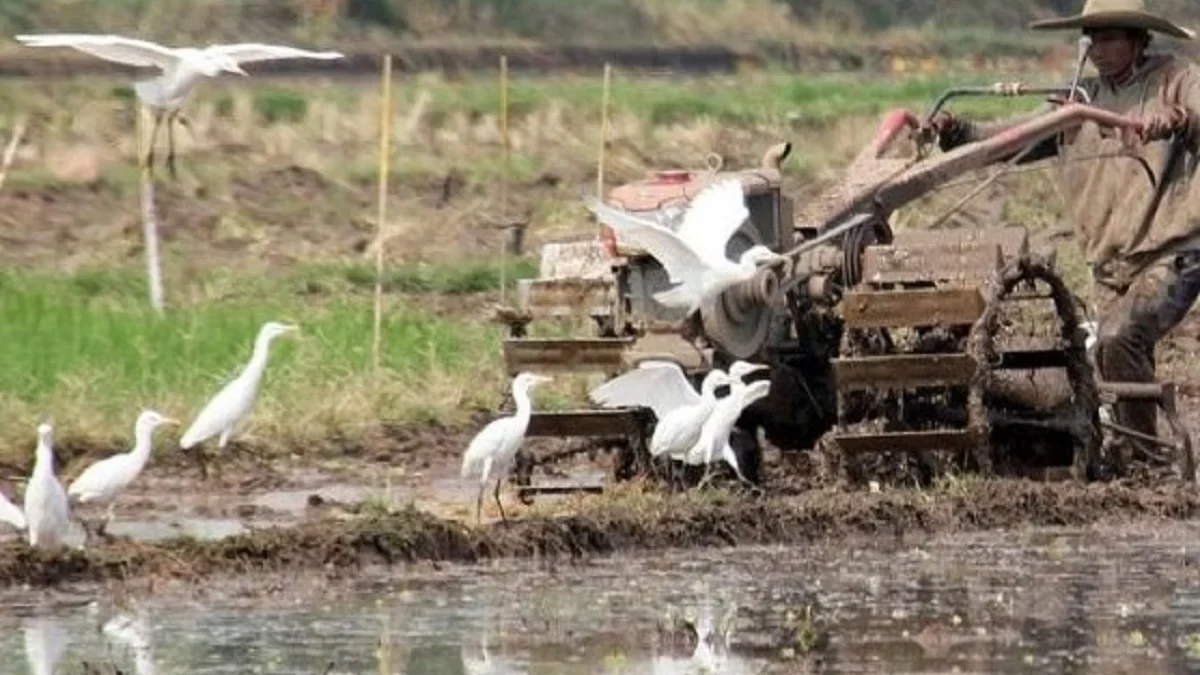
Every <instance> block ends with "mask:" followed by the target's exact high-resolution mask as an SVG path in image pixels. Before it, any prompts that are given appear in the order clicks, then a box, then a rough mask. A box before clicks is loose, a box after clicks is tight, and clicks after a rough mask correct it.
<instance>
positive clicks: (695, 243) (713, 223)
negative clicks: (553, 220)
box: [585, 178, 784, 315]
mask: <svg viewBox="0 0 1200 675" xmlns="http://www.w3.org/2000/svg"><path fill="white" fill-rule="evenodd" d="M585 201H586V204H587V207H588V209H589V210H591V211H592V212H593V213H595V214H596V217H597V218H599V220H600V222H602V223H604V224H605V225H608V226H609V227H611V228H613V230H614V231H615V232H616V233H617V235H618V236H619V237H620V238H624V239H626V240H627V241H629V243H631V244H633V245H634V246H637V247H639V248H642V249H645V250H646V252H647V253H649V254H650V255H652V256H653V257H654V258H655V259H656V260H658V262H659V263H661V264H662V266H663V269H664V270H665V271H666V273H667V277H668V278H669V279H670V281H671V283H673V284H676V286H674V287H673V288H671V289H668V290H666V291H661V292H659V293H655V294H654V299H655V300H657V301H658V302H660V303H662V304H663V305H666V306H667V307H673V308H685V309H686V310H687V313H688V315H691V314H692V313H694V312H696V311H697V310H698V309H700V307H701V306H702V305H703V304H704V303H705V302H707V301H709V300H712V299H714V298H716V297H717V296H718V295H720V293H721V292H722V291H724V290H725V289H727V288H729V287H730V286H733V285H735V284H739V283H741V282H744V281H749V280H750V279H752V278H753V277H754V275H755V274H756V273H757V271H758V267H759V265H760V264H762V263H769V262H775V261H778V260H782V259H784V258H783V256H780V255H778V254H776V253H774V252H773V251H771V249H769V248H767V247H766V246H761V245H758V246H752V247H750V248H749V249H748V250H746V252H744V253H742V255H741V257H740V258H739V260H738V261H737V262H734V261H732V260H730V259H729V258H727V257H726V255H725V249H726V247H727V246H728V244H729V239H730V237H732V236H733V234H734V233H735V232H737V230H738V228H740V227H741V226H742V223H744V222H745V221H746V218H748V217H749V215H750V211H749V210H748V209H747V208H746V198H745V193H744V190H743V187H742V182H741V180H740V179H737V178H730V179H725V180H721V181H718V182H716V183H713V184H712V185H709V186H708V187H706V188H704V189H703V190H701V191H700V193H699V194H697V195H696V197H695V198H693V199H692V202H691V204H690V205H689V206H688V209H687V211H686V212H685V213H684V214H683V217H682V219H681V222H680V224H679V229H678V230H677V231H672V230H670V229H668V228H666V227H663V226H662V225H661V224H660V223H659V222H657V221H656V220H652V219H646V218H643V217H641V216H639V215H634V214H632V213H629V212H627V211H624V210H622V209H619V208H616V207H613V206H609V205H608V204H605V203H604V202H603V201H601V200H599V199H597V198H595V197H589V198H587V199H586V200H585Z"/></svg>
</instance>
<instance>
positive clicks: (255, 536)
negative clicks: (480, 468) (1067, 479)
mask: <svg viewBox="0 0 1200 675" xmlns="http://www.w3.org/2000/svg"><path fill="white" fill-rule="evenodd" d="M664 506H665V507H666V508H660V509H654V510H646V511H643V510H640V509H637V508H634V507H630V506H624V505H621V504H619V503H614V504H613V505H611V506H603V505H600V504H594V505H591V506H589V507H587V508H585V509H584V510H583V512H582V513H579V514H577V515H566V516H543V515H537V516H532V517H527V518H523V519H520V520H514V521H512V522H510V523H509V524H508V525H505V524H501V523H494V524H490V525H485V526H483V527H480V528H475V527H471V526H467V525H464V524H462V523H460V522H456V521H452V520H447V519H443V518H439V517H437V516H434V515H431V514H428V513H424V512H421V511H419V510H416V509H409V510H406V511H403V512H400V513H396V514H393V515H387V516H377V517H360V518H355V519H350V520H343V519H334V518H325V519H319V520H313V521H310V522H306V523H303V524H301V525H298V526H296V527H292V528H277V529H268V530H262V531H256V532H253V533H251V534H247V535H240V536H235V537H230V538H227V539H224V540H219V541H214V542H201V541H194V540H188V539H177V540H172V541H168V542H164V543H161V544H154V545H151V544H138V543H132V542H128V541H114V542H112V543H107V544H101V545H97V546H93V547H90V548H88V549H86V550H81V551H71V552H62V553H52V552H45V551H40V550H33V549H30V548H29V547H28V546H25V545H24V544H22V543H11V544H8V545H5V546H3V547H0V579H3V580H4V581H5V582H6V583H8V584H29V585H34V586H47V585H56V584H62V583H68V582H86V581H96V582H100V581H107V580H121V579H126V578H137V577H145V576H152V577H155V578H173V579H194V578H199V577H203V576H207V575H213V574H230V573H232V574H238V573H248V572H267V571H283V570H287V569H292V568H307V569H323V570H325V571H326V573H327V574H329V575H332V576H340V575H343V574H348V573H349V574H352V573H353V571H354V570H355V569H357V568H359V567H361V566H363V565H373V564H388V565H390V564H395V563H404V562H411V561H418V560H426V561H453V562H467V563H469V562H476V561H479V560H482V559H488V558H498V557H514V556H515V557H528V556H537V557H541V556H566V557H577V556H585V555H589V554H603V553H612V552H616V551H625V550H631V549H639V550H652V549H661V548H671V547H684V546H688V547H702V546H734V545H738V544H762V543H777V544H798V543H803V542H807V541H812V540H814V539H820V538H833V537H843V536H848V535H874V536H879V535H887V536H902V535H905V534H910V533H931V532H942V533H944V532H965V531H972V530H980V529H991V528H1011V527H1028V526H1071V525H1076V526H1077V525H1085V524H1094V523H1110V522H1112V523H1115V522H1119V521H1122V520H1127V519H1146V518H1167V519H1186V518H1192V517H1195V516H1196V515H1197V514H1198V513H1200V495H1197V493H1196V491H1195V490H1194V489H1193V488H1190V487H1187V486H1182V485H1162V486H1158V487H1142V488H1138V487H1133V486H1128V485H1120V484H1097V485H1091V486H1083V485H1076V484H1043V483H1033V482H1024V481H995V482H979V483H976V484H974V485H973V486H972V487H970V488H969V489H966V490H964V491H962V492H961V493H956V494H951V493H943V494H936V493H927V492H915V491H896V492H884V493H876V494H864V493H862V492H853V493H850V492H835V491H817V492H810V493H807V494H805V495H801V496H797V497H776V498H765V499H752V498H729V499H728V500H723V501H722V500H716V499H714V500H713V501H712V502H710V503H707V504H704V503H701V502H698V501H696V500H695V499H690V498H679V499H678V501H676V502H674V503H670V502H668V503H666V504H665V505H664Z"/></svg>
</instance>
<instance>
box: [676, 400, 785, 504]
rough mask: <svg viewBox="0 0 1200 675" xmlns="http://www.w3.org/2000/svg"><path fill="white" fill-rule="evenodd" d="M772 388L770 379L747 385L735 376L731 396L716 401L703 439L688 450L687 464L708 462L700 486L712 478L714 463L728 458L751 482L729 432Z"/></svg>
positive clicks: (737, 471)
mask: <svg viewBox="0 0 1200 675" xmlns="http://www.w3.org/2000/svg"><path fill="white" fill-rule="evenodd" d="M770 390H771V381H770V380H757V381H755V382H752V383H750V384H744V383H743V382H742V381H741V380H740V379H734V380H733V384H732V385H730V387H729V395H728V396H726V397H724V398H722V399H720V400H718V401H717V405H716V406H714V407H713V412H712V415H710V416H709V418H708V420H706V421H705V422H704V428H703V430H702V431H701V433H700V440H699V441H697V442H696V445H695V446H693V447H692V449H691V450H689V451H688V455H687V459H686V460H685V461H686V462H687V463H688V464H692V465H696V464H704V465H705V469H704V478H703V479H702V480H701V482H700V485H701V486H703V485H706V484H707V483H708V481H709V480H710V479H711V478H712V465H713V463H714V462H716V461H717V460H720V459H723V460H725V462H726V463H728V464H729V466H731V467H733V470H734V473H736V474H737V477H738V479H739V480H741V481H742V482H743V483H747V484H749V483H750V481H749V480H747V479H746V477H745V476H744V475H743V474H742V470H741V467H739V466H738V461H737V455H735V454H734V453H733V448H732V447H730V445H729V435H730V434H731V433H732V432H733V426H734V425H735V424H736V423H737V420H738V418H739V417H741V415H742V411H743V410H745V409H746V408H747V407H748V406H750V405H751V404H752V403H754V402H755V401H757V400H759V399H761V398H763V397H764V396H766V395H767V394H768V393H770Z"/></svg>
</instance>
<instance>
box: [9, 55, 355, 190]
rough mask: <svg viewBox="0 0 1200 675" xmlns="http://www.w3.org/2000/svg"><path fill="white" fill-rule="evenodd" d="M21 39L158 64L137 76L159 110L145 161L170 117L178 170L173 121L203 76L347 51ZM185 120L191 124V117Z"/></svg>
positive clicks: (142, 95)
mask: <svg viewBox="0 0 1200 675" xmlns="http://www.w3.org/2000/svg"><path fill="white" fill-rule="evenodd" d="M16 37H17V40H19V41H20V42H22V43H24V44H26V45H28V46H30V47H71V48H73V49H76V50H79V51H81V52H84V53H86V54H91V55H92V56H97V57H99V58H102V59H104V60H106V61H112V62H115V63H122V64H125V65H130V66H144V67H157V68H158V69H159V70H161V71H162V74H160V75H158V76H157V77H154V78H152V79H149V80H142V81H139V82H135V83H134V85H133V88H134V92H135V93H136V94H137V97H138V100H139V101H141V102H142V103H143V104H144V105H146V106H147V107H149V108H150V109H151V110H152V111H153V113H154V127H153V128H152V129H151V131H150V142H149V152H148V153H147V155H146V164H147V165H153V163H154V142H155V140H156V139H157V137H158V128H159V126H160V125H161V124H162V122H163V121H164V119H165V121H166V123H167V143H168V149H167V167H168V169H170V171H171V175H172V176H174V175H175V135H174V128H173V123H174V122H175V121H176V120H177V119H179V111H180V108H182V107H183V104H184V103H185V102H186V101H187V98H188V96H189V95H190V94H191V93H192V90H194V89H195V88H196V85H197V84H199V82H200V78H201V77H217V76H218V75H220V74H221V73H235V74H238V75H247V73H246V71H245V70H243V69H242V64H243V63H252V62H255V61H269V60H276V59H322V60H328V59H340V58H343V57H344V56H345V55H344V54H342V53H341V52H335V51H322V52H317V51H310V50H307V49H297V48H295V47H288V46H284V45H267V44H260V43H255V42H247V43H240V44H224V45H209V46H208V47H204V48H196V47H168V46H165V45H160V44H157V43H155V42H150V41H149V40H140V39H137V38H129V37H124V36H121V35H95V34H86V33H50V34H44V35H18V36H16ZM180 121H183V122H184V123H185V124H186V121H184V120H180Z"/></svg>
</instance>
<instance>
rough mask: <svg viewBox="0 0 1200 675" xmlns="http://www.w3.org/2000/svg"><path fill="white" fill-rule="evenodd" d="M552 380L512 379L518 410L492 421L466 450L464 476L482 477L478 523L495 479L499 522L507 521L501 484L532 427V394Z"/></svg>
mask: <svg viewBox="0 0 1200 675" xmlns="http://www.w3.org/2000/svg"><path fill="white" fill-rule="evenodd" d="M550 380H551V378H549V377H546V376H545V375H537V374H534V373H521V374H519V375H517V376H516V377H515V378H513V382H512V397H513V400H514V401H516V404H517V411H516V413H515V414H514V415H511V416H509V417H501V418H499V419H496V420H492V421H491V422H490V423H488V425H487V426H486V427H484V428H483V429H482V430H481V431H480V432H479V433H478V434H476V435H475V438H473V439H471V443H470V445H468V446H467V451H466V452H465V453H464V454H463V462H462V477H463V478H470V477H471V476H473V475H475V474H478V475H479V494H478V495H477V496H476V498H475V520H476V521H478V522H482V519H483V515H482V514H483V493H484V490H486V489H487V483H488V480H489V479H491V478H495V479H496V491H495V493H494V494H495V497H496V506H497V507H498V508H499V509H500V519H501V520H503V521H504V522H508V518H507V517H506V516H505V515H504V505H502V504H501V503H500V484H501V483H503V482H504V477H505V476H506V475H508V471H509V470H510V469H511V468H512V464H513V460H514V459H515V458H516V456H517V450H518V449H519V448H520V447H521V441H523V440H525V430H526V429H527V428H528V427H529V418H530V416H531V415H532V414H533V402H532V401H530V398H529V392H530V391H531V390H532V389H533V388H534V387H535V386H537V385H539V384H541V383H542V382H549V381H550Z"/></svg>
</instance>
